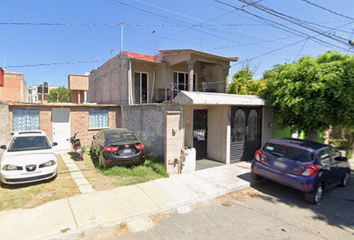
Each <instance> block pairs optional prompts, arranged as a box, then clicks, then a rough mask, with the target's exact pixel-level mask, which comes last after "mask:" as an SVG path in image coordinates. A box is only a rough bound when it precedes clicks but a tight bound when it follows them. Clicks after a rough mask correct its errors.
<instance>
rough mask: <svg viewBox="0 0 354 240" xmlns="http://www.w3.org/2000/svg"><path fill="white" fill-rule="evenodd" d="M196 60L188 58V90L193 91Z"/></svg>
mask: <svg viewBox="0 0 354 240" xmlns="http://www.w3.org/2000/svg"><path fill="white" fill-rule="evenodd" d="M195 62H196V60H194V59H190V60H188V62H187V63H188V91H189V92H193V75H194V63H195Z"/></svg>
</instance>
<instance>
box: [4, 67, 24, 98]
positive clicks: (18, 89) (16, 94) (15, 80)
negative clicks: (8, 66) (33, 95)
mask: <svg viewBox="0 0 354 240" xmlns="http://www.w3.org/2000/svg"><path fill="white" fill-rule="evenodd" d="M0 86H1V87H0V101H4V102H28V86H27V83H26V80H25V78H24V76H23V74H22V73H13V72H6V71H4V70H3V69H1V70H0Z"/></svg>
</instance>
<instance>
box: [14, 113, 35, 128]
mask: <svg viewBox="0 0 354 240" xmlns="http://www.w3.org/2000/svg"><path fill="white" fill-rule="evenodd" d="M12 114H13V118H12V130H13V131H25V130H39V109H27V108H17V109H13V110H12Z"/></svg>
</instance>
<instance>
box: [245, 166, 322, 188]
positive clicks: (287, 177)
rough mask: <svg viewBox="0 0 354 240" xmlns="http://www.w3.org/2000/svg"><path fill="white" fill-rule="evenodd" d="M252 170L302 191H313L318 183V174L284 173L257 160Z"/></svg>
mask: <svg viewBox="0 0 354 240" xmlns="http://www.w3.org/2000/svg"><path fill="white" fill-rule="evenodd" d="M251 170H252V172H254V173H256V174H257V175H259V176H262V177H264V178H267V179H269V180H272V181H274V182H277V183H280V184H282V185H285V186H288V187H291V188H294V189H296V190H300V191H302V192H312V191H313V190H314V188H315V186H316V183H317V181H316V180H317V176H312V177H305V176H298V175H294V174H289V173H284V172H282V171H279V170H276V169H274V168H270V167H268V166H266V165H264V164H262V163H260V162H258V161H255V160H253V162H252V165H251Z"/></svg>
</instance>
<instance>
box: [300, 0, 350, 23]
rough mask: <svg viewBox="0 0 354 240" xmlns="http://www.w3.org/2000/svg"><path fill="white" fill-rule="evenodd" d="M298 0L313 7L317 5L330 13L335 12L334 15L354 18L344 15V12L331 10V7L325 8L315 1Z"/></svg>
mask: <svg viewBox="0 0 354 240" xmlns="http://www.w3.org/2000/svg"><path fill="white" fill-rule="evenodd" d="M300 1H303V2H305V3H307V4H310V5H312V6H315V7H317V8H320V9H322V10H325V11H327V12H330V13H332V14H335V15H337V16H340V17H343V18H347V19H350V20H354V18H352V17H349V16H346V15H344V14H341V13H338V12H335V11H333V10H331V9H328V8H325V7H323V6H321V5H318V4H316V3H313V2H310V1H308V0H300Z"/></svg>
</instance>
